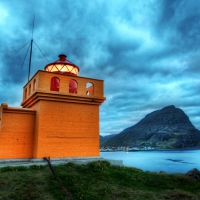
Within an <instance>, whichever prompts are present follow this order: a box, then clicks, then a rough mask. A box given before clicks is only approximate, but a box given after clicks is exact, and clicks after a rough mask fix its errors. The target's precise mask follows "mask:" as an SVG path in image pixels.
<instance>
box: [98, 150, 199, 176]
mask: <svg viewBox="0 0 200 200" xmlns="http://www.w3.org/2000/svg"><path fill="white" fill-rule="evenodd" d="M100 155H101V157H103V158H105V159H112V160H123V164H124V165H125V166H130V167H136V168H139V169H142V170H143V171H151V172H158V171H164V172H166V173H186V172H188V171H189V170H191V169H193V168H197V169H198V170H200V150H166V151H135V152H122V151H121V152H120V151H117V152H101V153H100Z"/></svg>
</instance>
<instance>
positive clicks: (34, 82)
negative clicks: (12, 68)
mask: <svg viewBox="0 0 200 200" xmlns="http://www.w3.org/2000/svg"><path fill="white" fill-rule="evenodd" d="M35 88H36V80H35V79H34V81H33V91H35Z"/></svg>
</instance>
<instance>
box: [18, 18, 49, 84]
mask: <svg viewBox="0 0 200 200" xmlns="http://www.w3.org/2000/svg"><path fill="white" fill-rule="evenodd" d="M34 22H35V15H34V18H33V29H32V38H31V41H29V42H27V43H26V44H25V45H24V46H23V47H21V48H20V49H19V50H18V51H17V52H16V53H15V54H17V53H19V52H20V51H21V50H22V49H23V48H24V47H25V46H26V45H27V44H30V45H29V47H28V50H27V52H26V55H25V58H24V61H25V59H26V56H27V54H28V51H29V49H30V56H29V67H28V81H29V79H30V71H31V59H32V47H33V43H35V42H34V41H33V32H34ZM35 45H36V46H37V48H38V49H39V50H40V52H41V53H42V55H43V56H44V58H45V59H46V60H47V62H49V61H48V59H47V58H46V56H45V55H44V53H43V52H42V51H41V49H40V48H39V46H38V45H37V44H36V43H35ZM24 61H23V63H22V67H23V65H24ZM22 67H21V68H22Z"/></svg>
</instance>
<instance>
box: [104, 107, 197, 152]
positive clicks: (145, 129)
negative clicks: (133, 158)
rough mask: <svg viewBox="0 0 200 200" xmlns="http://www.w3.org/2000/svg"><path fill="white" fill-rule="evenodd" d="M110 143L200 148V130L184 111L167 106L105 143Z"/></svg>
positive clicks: (170, 147)
mask: <svg viewBox="0 0 200 200" xmlns="http://www.w3.org/2000/svg"><path fill="white" fill-rule="evenodd" d="M101 145H104V146H105V145H109V146H119V145H123V146H152V147H158V148H163V149H174V148H192V147H200V131H199V130H198V129H196V128H195V127H194V126H193V124H192V123H191V122H190V120H189V118H188V116H187V115H186V114H185V113H184V112H183V110H181V109H179V108H176V107H175V106H173V105H171V106H167V107H164V108H163V109H161V110H156V111H153V112H151V113H150V114H148V115H146V116H145V117H144V118H143V119H142V120H140V121H139V122H138V123H137V124H135V125H134V126H131V127H129V128H126V129H125V130H123V131H122V132H121V133H119V134H117V135H116V136H114V137H112V138H110V139H108V140H107V141H105V142H103V143H102V144H101Z"/></svg>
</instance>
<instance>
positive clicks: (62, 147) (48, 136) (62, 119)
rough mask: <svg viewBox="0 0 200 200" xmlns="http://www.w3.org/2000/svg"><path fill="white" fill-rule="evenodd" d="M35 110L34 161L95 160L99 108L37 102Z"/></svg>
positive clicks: (54, 102) (97, 145) (85, 105)
mask: <svg viewBox="0 0 200 200" xmlns="http://www.w3.org/2000/svg"><path fill="white" fill-rule="evenodd" d="M32 108H33V109H35V110H37V114H36V126H35V139H34V147H35V148H34V154H33V157H34V158H43V157H44V156H50V157H51V158H59V157H81V156H99V106H98V105H88V104H76V103H64V102H56V101H45V100H41V101H39V102H38V103H36V104H35V105H34V106H33V107H32Z"/></svg>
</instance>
